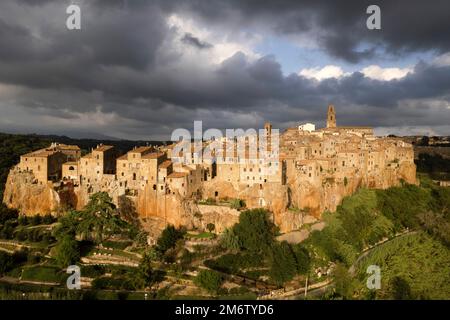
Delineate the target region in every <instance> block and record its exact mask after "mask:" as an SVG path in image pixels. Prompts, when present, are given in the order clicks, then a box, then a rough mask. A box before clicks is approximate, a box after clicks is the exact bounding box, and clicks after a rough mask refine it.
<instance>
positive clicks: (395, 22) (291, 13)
mask: <svg viewBox="0 0 450 320" xmlns="http://www.w3.org/2000/svg"><path fill="white" fill-rule="evenodd" d="M181 3H183V4H182V5H180V6H182V7H183V8H187V9H188V10H191V12H193V13H194V14H196V15H197V16H198V17H199V18H202V19H205V21H207V23H210V24H217V23H223V24H225V25H229V27H231V28H233V27H236V26H237V27H242V26H248V25H255V26H257V27H263V26H269V27H270V28H271V29H272V30H274V31H275V32H277V33H279V34H293V35H295V34H301V33H305V32H309V31H314V30H316V31H318V33H317V37H318V38H317V40H318V41H319V43H320V44H321V45H323V46H324V47H325V49H327V50H328V52H329V53H330V54H332V55H334V56H336V57H338V58H342V59H344V60H347V61H349V62H357V61H360V60H362V59H365V58H370V57H372V56H373V55H374V53H375V51H376V50H379V49H380V48H381V47H382V48H384V49H385V50H386V51H387V52H389V53H394V54H401V53H402V52H405V51H422V50H424V51H427V50H430V49H432V50H437V51H439V52H447V51H449V50H450V40H449V37H448V30H450V19H449V12H450V2H449V1H448V0H435V1H432V2H427V1H411V0H397V1H391V0H377V1H372V0H370V1H369V0H338V1H315V0H292V1H290V0H284V1H279V0H266V1H258V0H247V1H245V0H230V1H221V0H211V1H200V0H192V1H188V3H189V5H187V4H186V3H185V2H183V1H182V2H181ZM372 4H376V5H378V6H379V7H380V8H381V21H382V30H375V31H373V30H368V29H367V28H366V19H367V17H368V14H366V9H367V7H368V6H369V5H372ZM361 45H368V46H369V48H364V49H361Z"/></svg>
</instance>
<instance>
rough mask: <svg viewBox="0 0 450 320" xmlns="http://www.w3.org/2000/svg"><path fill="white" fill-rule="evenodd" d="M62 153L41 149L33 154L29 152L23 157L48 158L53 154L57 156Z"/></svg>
mask: <svg viewBox="0 0 450 320" xmlns="http://www.w3.org/2000/svg"><path fill="white" fill-rule="evenodd" d="M57 152H60V151H56V150H47V149H40V150H36V151H33V152H29V153H26V154H24V155H23V157H37V158H46V157H48V156H50V155H52V154H55V153H57Z"/></svg>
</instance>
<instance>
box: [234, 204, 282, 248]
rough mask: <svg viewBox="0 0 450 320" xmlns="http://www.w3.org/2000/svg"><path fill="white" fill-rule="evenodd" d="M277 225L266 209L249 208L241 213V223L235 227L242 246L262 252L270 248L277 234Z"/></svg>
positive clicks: (235, 232)
mask: <svg viewBox="0 0 450 320" xmlns="http://www.w3.org/2000/svg"><path fill="white" fill-rule="evenodd" d="M275 228H276V227H275V225H274V224H273V223H272V222H271V221H270V220H269V217H268V212H267V211H266V210H264V209H253V210H247V211H244V212H243V213H241V214H240V216H239V223H237V224H235V225H234V227H233V232H234V234H235V235H236V236H237V237H238V239H239V245H240V247H241V248H243V249H245V250H249V251H255V252H260V251H262V250H266V249H267V248H270V247H271V245H272V243H273V241H274V236H275Z"/></svg>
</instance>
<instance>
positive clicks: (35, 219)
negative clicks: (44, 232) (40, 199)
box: [30, 214, 42, 226]
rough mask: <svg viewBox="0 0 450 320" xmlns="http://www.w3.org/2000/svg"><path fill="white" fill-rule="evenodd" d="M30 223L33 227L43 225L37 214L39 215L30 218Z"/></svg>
mask: <svg viewBox="0 0 450 320" xmlns="http://www.w3.org/2000/svg"><path fill="white" fill-rule="evenodd" d="M30 223H31V225H33V226H37V225H38V224H41V223H42V217H41V216H40V215H39V214H37V215H35V216H32V217H31V218H30Z"/></svg>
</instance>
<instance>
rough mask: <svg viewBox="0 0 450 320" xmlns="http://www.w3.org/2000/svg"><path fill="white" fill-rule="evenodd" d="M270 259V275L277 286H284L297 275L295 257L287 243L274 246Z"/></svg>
mask: <svg viewBox="0 0 450 320" xmlns="http://www.w3.org/2000/svg"><path fill="white" fill-rule="evenodd" d="M269 257H270V258H269V260H270V271H269V275H270V278H271V279H272V280H273V281H274V282H275V283H276V284H277V285H280V286H281V285H283V284H284V283H285V282H287V281H290V280H292V278H293V277H294V276H295V275H296V274H297V263H296V260H295V256H294V253H293V252H292V248H291V246H290V245H289V244H288V243H287V242H286V241H283V242H281V243H277V244H275V245H273V246H272V248H271V251H270V256H269Z"/></svg>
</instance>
